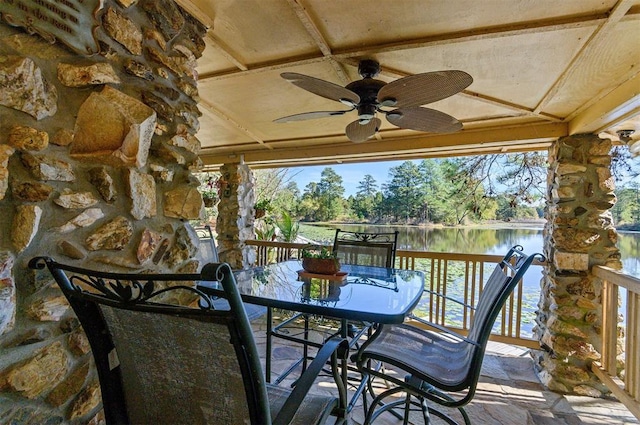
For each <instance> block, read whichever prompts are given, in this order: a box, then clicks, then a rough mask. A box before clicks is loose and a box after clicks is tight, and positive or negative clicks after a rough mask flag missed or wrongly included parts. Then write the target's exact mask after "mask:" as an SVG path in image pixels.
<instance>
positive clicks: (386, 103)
mask: <svg viewBox="0 0 640 425" xmlns="http://www.w3.org/2000/svg"><path fill="white" fill-rule="evenodd" d="M396 103H398V100H397V99H395V98H393V97H387V98H384V99H382V102H380V106H396Z"/></svg>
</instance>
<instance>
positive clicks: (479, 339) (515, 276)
mask: <svg viewBox="0 0 640 425" xmlns="http://www.w3.org/2000/svg"><path fill="white" fill-rule="evenodd" d="M536 258H539V259H540V261H544V256H543V255H542V254H532V255H526V254H525V253H524V252H523V248H522V246H520V245H516V246H514V247H513V248H511V249H510V250H509V252H507V254H506V255H505V256H504V257H503V258H502V260H501V261H500V263H498V265H497V266H496V267H495V269H494V270H493V272H492V273H491V275H490V276H489V279H488V280H487V282H486V283H485V285H484V288H483V290H482V293H481V294H480V297H479V298H478V303H477V304H476V308H475V311H474V314H473V321H472V323H471V327H470V329H469V334H468V336H467V337H468V339H470V340H472V341H475V342H476V343H478V344H479V345H481V346H484V345H485V344H486V343H487V341H488V339H489V336H490V334H491V330H492V328H493V325H494V323H495V321H496V319H497V317H498V315H499V314H500V311H501V310H502V308H503V307H504V304H505V302H506V301H507V299H508V298H509V296H510V295H511V293H512V292H513V289H514V288H515V286H516V285H517V284H518V282H520V280H521V279H522V277H523V276H524V274H525V272H526V271H527V269H528V268H529V266H530V265H531V263H532V262H533V260H534V259H536Z"/></svg>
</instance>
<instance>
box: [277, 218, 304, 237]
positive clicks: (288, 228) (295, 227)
mask: <svg viewBox="0 0 640 425" xmlns="http://www.w3.org/2000/svg"><path fill="white" fill-rule="evenodd" d="M276 226H277V227H278V230H280V237H281V238H282V240H283V241H284V242H295V240H296V238H297V237H298V231H299V229H300V223H298V222H297V221H294V220H293V218H291V214H289V213H288V212H287V211H282V218H281V219H280V220H278V221H276Z"/></svg>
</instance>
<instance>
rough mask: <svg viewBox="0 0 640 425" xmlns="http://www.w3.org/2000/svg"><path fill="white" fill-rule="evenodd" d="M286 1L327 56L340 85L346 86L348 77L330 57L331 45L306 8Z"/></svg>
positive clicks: (298, 3)
mask: <svg viewBox="0 0 640 425" xmlns="http://www.w3.org/2000/svg"><path fill="white" fill-rule="evenodd" d="M287 2H288V3H289V6H291V8H292V9H293V11H294V12H295V13H296V16H297V17H298V19H299V20H300V22H301V23H302V26H304V29H305V30H306V31H307V33H308V34H309V36H311V38H312V39H313V41H314V42H315V43H316V46H318V48H319V49H320V52H322V55H323V56H325V57H327V58H329V63H330V64H331V66H332V67H333V69H334V71H335V72H336V75H337V76H338V79H339V80H340V81H341V82H342V85H345V86H346V85H347V84H349V83H350V81H349V77H348V76H347V74H346V72H344V69H343V68H342V65H341V64H340V63H338V62H337V61H336V60H334V59H333V58H331V47H330V46H329V43H327V40H326V38H325V37H324V35H323V34H322V33H321V32H320V29H319V28H318V26H317V25H316V23H315V22H314V21H313V19H312V18H311V16H310V15H309V12H307V9H306V8H305V7H304V6H303V5H301V4H300V2H299V1H298V0H287Z"/></svg>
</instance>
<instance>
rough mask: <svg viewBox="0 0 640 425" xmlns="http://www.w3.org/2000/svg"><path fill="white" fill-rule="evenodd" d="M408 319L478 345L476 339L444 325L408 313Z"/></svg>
mask: <svg viewBox="0 0 640 425" xmlns="http://www.w3.org/2000/svg"><path fill="white" fill-rule="evenodd" d="M409 319H411V320H413V321H416V322H418V323H421V324H423V325H427V326H429V327H431V328H434V329H437V330H439V331H441V332H444V333H446V334H447V335H451V336H453V337H455V338H458V339H460V340H462V341H464V342H466V343H469V344H472V345H475V346H477V347H479V346H480V344H478V343H477V342H476V341H473V340H470V339H469V338H467V337H465V336H464V335H460V334H459V333H457V332H454V331H452V330H451V329H448V328H445V327H444V326H442V325H439V324H437V323H433V322H430V321H428V320H424V319H422V318H420V317H418V316H414V315H413V314H411V315H409Z"/></svg>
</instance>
